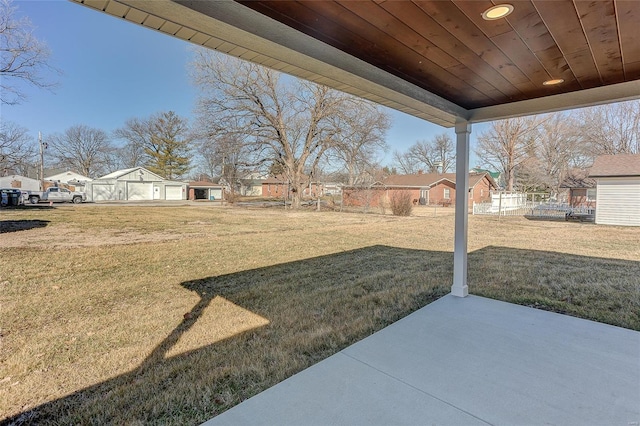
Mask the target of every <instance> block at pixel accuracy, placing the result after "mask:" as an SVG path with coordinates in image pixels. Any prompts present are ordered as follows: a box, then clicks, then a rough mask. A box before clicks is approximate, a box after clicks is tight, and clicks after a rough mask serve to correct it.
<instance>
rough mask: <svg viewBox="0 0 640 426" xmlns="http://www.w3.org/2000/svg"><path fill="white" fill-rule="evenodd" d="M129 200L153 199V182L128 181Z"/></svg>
mask: <svg viewBox="0 0 640 426" xmlns="http://www.w3.org/2000/svg"><path fill="white" fill-rule="evenodd" d="M127 200H132V201H140V200H153V182H127Z"/></svg>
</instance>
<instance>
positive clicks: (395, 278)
mask: <svg viewBox="0 0 640 426" xmlns="http://www.w3.org/2000/svg"><path fill="white" fill-rule="evenodd" d="M452 262H453V254H452V253H450V252H438V251H425V250H410V249H402V248H395V247H387V246H372V247H367V248H363V249H358V250H353V251H348V252H343V253H338V254H334V255H329V256H321V257H316V258H312V259H306V260H301V261H297V262H291V263H286V264H281V265H275V266H270V267H265V268H258V269H253V270H248V271H242V272H238V273H234V274H229V275H222V276H215V277H209V278H205V279H199V280H194V281H188V282H184V283H182V285H183V286H184V287H185V288H186V289H188V290H190V291H194V292H195V293H197V294H198V295H199V297H200V300H199V301H198V303H197V304H196V305H195V306H194V307H193V309H192V310H191V311H190V312H188V313H187V314H185V316H184V320H183V321H182V322H181V323H180V324H179V325H178V326H177V327H176V328H175V329H174V330H173V331H172V332H171V333H170V334H169V336H167V338H166V339H164V340H163V341H162V342H160V343H159V344H158V345H157V346H156V348H155V349H154V350H153V351H152V353H151V354H150V355H149V356H148V357H147V358H146V360H145V361H144V362H143V363H142V364H141V365H140V366H139V367H138V368H136V369H134V370H132V371H130V372H127V373H125V374H121V375H119V376H116V377H114V378H111V379H109V380H107V381H104V382H102V383H98V384H96V385H94V386H91V387H88V388H85V389H82V390H78V391H76V392H74V393H72V394H70V395H68V396H65V397H63V398H60V399H57V400H54V401H52V402H49V403H45V404H43V405H40V406H39V407H36V408H34V409H32V410H29V411H26V412H24V413H22V414H20V415H18V416H15V417H13V418H11V419H5V421H4V422H2V421H0V423H3V424H4V423H6V424H16V425H18V424H104V423H109V424H139V423H154V424H196V423H200V422H203V421H205V420H207V419H209V418H211V417H214V416H215V415H217V414H219V413H221V412H223V411H225V410H227V409H228V408H230V407H232V406H234V405H236V404H238V403H239V402H241V401H243V400H245V399H247V398H249V397H251V396H253V395H255V394H257V393H259V392H260V391H262V390H264V389H266V388H268V387H270V386H272V385H274V384H276V383H278V382H280V381H282V380H284V379H285V378H287V377H290V376H291V375H293V374H295V373H297V372H299V371H301V370H302V369H304V368H306V367H308V366H310V365H312V364H314V363H316V362H318V361H320V360H321V359H324V358H326V357H328V356H330V355H332V354H334V353H336V352H338V351H340V350H341V349H343V348H345V347H346V346H348V345H350V344H352V343H354V342H356V341H358V340H361V339H362V338H364V337H366V336H368V335H370V334H372V333H374V332H375V331H377V330H380V329H382V328H383V327H385V326H386V325H389V324H391V323H393V322H395V321H396V320H398V319H400V318H402V317H404V316H406V315H408V314H409V313H411V312H413V311H415V310H417V309H419V308H421V307H423V306H425V305H427V304H429V303H430V302H432V301H433V300H435V299H437V298H439V297H441V296H443V295H445V294H446V293H448V291H449V287H450V285H451V282H452V273H451V269H452V267H451V265H452ZM469 270H470V274H469V285H470V289H471V292H472V293H474V294H477V295H483V296H487V297H493V298H496V299H500V300H505V301H509V302H515V303H520V304H525V305H529V306H535V307H539V308H543V309H549V310H554V311H558V312H565V313H569V314H571V315H576V316H583V317H586V318H590V319H596V320H601V321H604V322H609V323H613V324H616V321H618V322H617V325H623V326H627V327H629V328H635V329H640V318H639V317H638V315H640V314H639V312H640V311H639V310H638V307H639V306H640V301H639V298H640V296H639V294H638V293H639V292H638V291H637V279H636V277H637V276H640V262H631V261H622V260H615V259H601V258H589V257H584V256H574V255H567V254H561V253H553V252H542V251H538V252H536V251H528V250H517V249H511V248H504V247H486V248H484V249H481V250H478V251H476V252H473V253H471V254H470V255H469ZM634 291H635V293H633V292H634ZM630 293H632V294H630ZM220 298H223V299H224V300H225V301H228V302H229V303H232V304H234V305H236V306H238V307H241V308H242V310H244V311H246V312H250V313H251V314H253V315H256V316H259V317H261V318H264V319H266V320H267V321H268V324H267V325H262V326H258V327H253V328H250V329H248V330H246V331H243V332H240V333H237V334H235V335H233V336H231V337H226V338H224V339H221V340H218V341H215V342H212V343H208V344H204V345H201V346H197V347H195V348H193V349H191V350H188V351H186V352H182V353H179V354H178V355H170V353H171V351H172V348H175V347H176V345H178V344H179V342H180V341H181V339H182V338H183V337H186V336H187V335H188V333H189V332H190V331H193V330H195V329H196V327H199V325H197V323H198V321H202V322H204V323H206V324H207V327H209V324H210V323H208V322H206V321H208V320H207V315H208V313H209V312H210V310H211V308H213V307H214V304H215V303H216V300H219V299H220ZM592 305H593V306H592ZM216 306H217V305H216ZM634 308H635V310H634ZM603 311H604V313H603ZM205 330H206V328H205Z"/></svg>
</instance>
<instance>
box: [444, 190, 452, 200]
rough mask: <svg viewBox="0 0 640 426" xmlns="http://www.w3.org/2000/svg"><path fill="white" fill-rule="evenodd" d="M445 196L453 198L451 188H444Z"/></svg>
mask: <svg viewBox="0 0 640 426" xmlns="http://www.w3.org/2000/svg"><path fill="white" fill-rule="evenodd" d="M444 198H445V199H448V198H451V194H450V191H449V188H445V189H444Z"/></svg>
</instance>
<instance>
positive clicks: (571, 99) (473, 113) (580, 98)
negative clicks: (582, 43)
mask: <svg viewBox="0 0 640 426" xmlns="http://www.w3.org/2000/svg"><path fill="white" fill-rule="evenodd" d="M634 99H640V81H638V80H636V81H629V82H626V83H618V84H611V85H609V86H604V87H596V88H593V89H585V90H581V91H577V92H571V93H563V94H559V95H551V96H545V97H543V98H537V99H530V100H526V101H520V102H513V103H509V104H504V105H496V106H491V107H485V108H477V109H472V110H469V121H470V122H472V123H481V122H485V121H494V120H504V119H507V118H514V117H522V116H527V115H533V114H545V113H549V112H556V111H565V110H568V109H573V108H584V107H590V106H597V105H603V104H608V103H613V102H623V101H630V100H634Z"/></svg>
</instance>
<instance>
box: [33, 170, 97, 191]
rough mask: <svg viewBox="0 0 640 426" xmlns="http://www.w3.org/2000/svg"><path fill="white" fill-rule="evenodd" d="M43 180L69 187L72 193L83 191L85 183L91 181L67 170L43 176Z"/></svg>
mask: <svg viewBox="0 0 640 426" xmlns="http://www.w3.org/2000/svg"><path fill="white" fill-rule="evenodd" d="M45 180H48V181H51V182H54V183H55V184H65V185H67V186H69V187H70V188H69V189H71V190H74V191H84V188H85V185H86V183H87V182H89V181H91V180H93V179H91V178H90V177H87V176H84V175H81V174H80V173H76V172H73V171H71V170H67V171H65V172H62V173H56V174H53V175H46V174H45Z"/></svg>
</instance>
